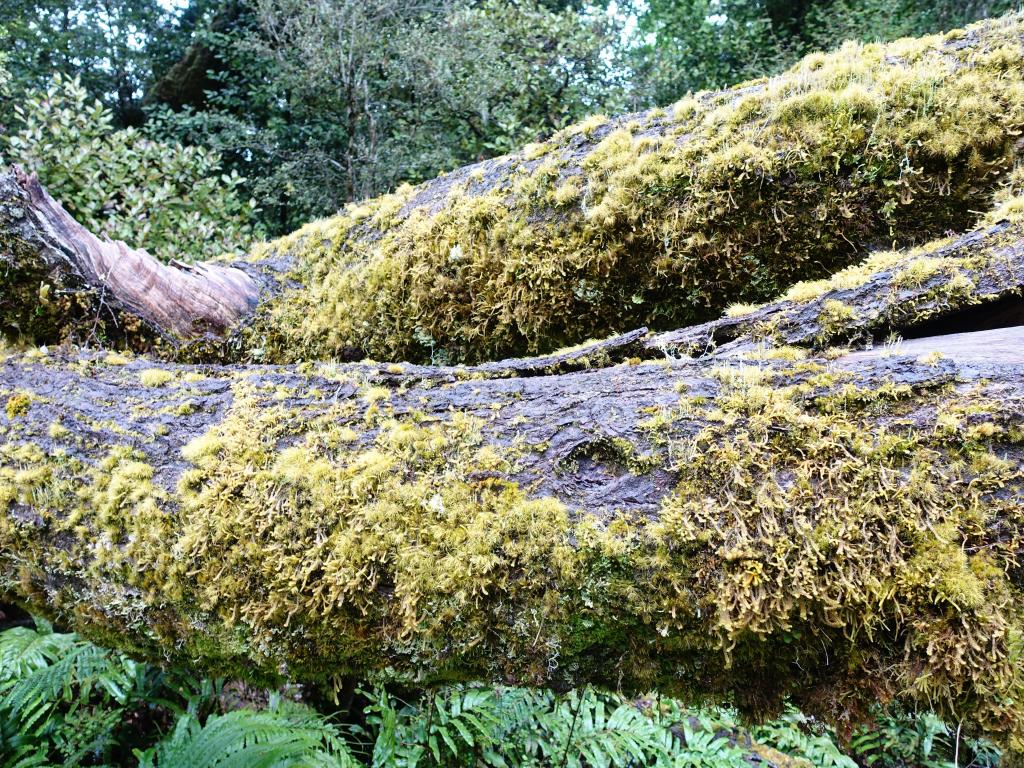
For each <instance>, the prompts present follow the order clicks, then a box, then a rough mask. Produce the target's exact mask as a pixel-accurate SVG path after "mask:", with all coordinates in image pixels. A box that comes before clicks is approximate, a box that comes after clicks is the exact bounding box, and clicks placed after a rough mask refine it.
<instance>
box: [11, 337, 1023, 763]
mask: <svg viewBox="0 0 1024 768" xmlns="http://www.w3.org/2000/svg"><path fill="white" fill-rule="evenodd" d="M1022 342H1024V331H1022V329H1020V328H1014V329H1002V330H997V331H989V332H978V333H974V334H969V335H968V337H967V338H966V339H963V338H957V337H939V338H932V339H928V340H924V339H921V340H915V341H913V342H907V343H906V346H905V347H903V348H902V349H897V350H896V351H895V354H893V353H892V352H890V353H889V355H888V356H887V355H886V354H883V353H882V352H881V351H879V350H875V351H874V352H870V353H860V354H852V355H849V356H845V357H839V358H838V359H834V360H830V359H827V358H824V357H810V358H806V359H802V360H795V361H794V360H786V359H756V357H755V358H747V359H737V358H735V357H729V356H728V354H727V353H726V354H712V355H709V356H707V357H705V358H702V359H697V360H691V359H682V358H681V359H674V358H663V359H662V360H649V361H639V360H638V359H637V358H627V359H622V355H630V354H632V353H633V352H635V351H636V349H637V347H636V345H637V343H638V342H637V339H636V338H635V337H626V338H624V339H619V340H616V341H612V342H608V343H606V344H605V345H604V346H603V347H600V348H598V349H596V350H593V351H592V352H593V353H592V354H591V353H590V351H588V350H586V349H584V350H577V351H576V352H573V353H569V354H568V355H566V356H564V357H560V358H551V359H548V360H547V361H544V362H543V363H540V364H537V365H534V364H531V363H529V362H527V361H514V362H512V363H509V364H507V365H492V366H487V367H483V368H447V369H446V368H428V367H416V366H408V365H377V364H361V365H348V366H339V365H334V364H306V365H299V366H295V367H280V366H276V367H263V366H250V367H244V368H239V367H232V366H227V367H218V366H198V367H195V366H182V365H171V364H166V363H154V362H152V361H150V360H146V359H142V358H140V359H131V360H128V359H127V358H122V357H119V356H116V355H112V354H110V353H102V352H88V351H81V352H73V351H70V350H66V349H61V350H49V351H48V352H47V353H45V354H43V353H40V352H38V351H37V352H32V353H26V354H14V355H11V356H10V357H8V358H7V359H6V360H5V361H4V362H3V363H2V367H0V402H4V401H5V402H6V407H5V409H4V411H3V413H2V414H0V457H2V461H0V590H2V591H3V592H4V593H6V594H7V595H8V597H9V598H10V599H13V600H15V601H17V602H18V603H20V604H23V605H26V606H28V607H30V608H31V609H32V610H34V611H39V612H42V613H44V614H47V615H50V616H53V617H55V618H57V619H59V620H60V621H61V622H62V623H64V624H65V625H68V626H71V627H73V628H75V629H76V630H79V631H81V632H83V633H84V634H86V635H87V636H89V637H93V638H96V639H98V640H100V641H101V642H103V643H107V644H110V645H113V646H116V647H121V648H128V649H131V650H133V651H134V652H136V653H137V654H139V655H142V656H145V657H147V658H150V659H154V660H158V661H160V660H173V661H175V662H178V663H187V664H190V665H198V666H200V667H202V668H206V669H209V670H211V671H217V672H219V673H230V674H237V675H240V676H243V677H247V678H250V679H252V678H256V679H277V678H280V677H288V678H291V679H298V680H304V681H317V680H320V681H325V680H330V679H332V678H333V677H335V676H340V675H345V674H354V675H366V674H370V673H384V674H386V675H388V676H391V677H398V678H402V679H405V680H410V681H417V682H419V683H424V684H427V683H432V682H438V681H444V680H451V679H486V680H492V681H506V682H519V683H529V684H547V685H554V686H559V687H564V686H571V685H580V684H583V683H594V684H599V685H603V686H609V687H613V688H620V689H625V690H645V689H651V688H655V687H657V688H660V689H662V690H665V691H672V692H676V693H681V694H684V695H688V696H701V697H713V698H716V699H719V700H729V701H733V702H735V703H737V704H739V705H740V706H742V707H744V708H746V709H748V710H753V711H756V712H765V711H769V710H770V709H771V708H772V707H775V706H777V705H778V704H779V703H780V701H781V700H782V698H783V697H786V696H789V697H791V698H792V699H793V700H794V701H795V702H796V703H797V704H798V705H800V706H802V707H806V708H808V709H810V710H812V711H817V712H820V713H823V714H825V715H827V716H828V717H829V718H830V720H831V721H832V722H836V723H838V724H840V725H842V724H843V723H845V722H849V721H850V720H851V719H855V718H856V717H858V716H859V715H860V714H862V713H863V708H864V707H865V706H866V705H867V704H869V703H871V702H873V701H875V700H883V701H884V700H888V699H890V698H899V699H902V700H904V701H907V702H911V703H914V704H919V705H922V706H924V705H927V706H932V707H937V708H938V709H939V710H940V711H942V712H943V713H945V714H947V715H948V716H950V717H954V718H956V719H966V720H968V721H969V722H971V723H973V724H975V725H976V726H977V727H978V728H980V729H981V730H983V731H985V732H987V733H990V734H992V735H994V736H996V737H999V738H1003V739H1006V740H1009V741H1014V742H1015V743H1016V740H1017V739H1019V737H1020V734H1021V726H1022V724H1024V718H1022V715H1021V710H1020V708H1019V707H1020V702H1021V701H1022V697H1021V694H1022V693H1024V691H1022V690H1021V685H1022V680H1021V676H1020V673H1019V669H1018V668H1017V665H1016V662H1015V661H1014V660H1015V659H1016V657H1017V654H1018V653H1019V650H1020V649H1019V643H1020V637H1021V636H1022V634H1024V633H1022V630H1024V623H1022V616H1021V610H1020V608H1021V605H1022V601H1021V594H1020V590H1021V576H1020V571H1019V565H1018V562H1019V557H1020V550H1021V542H1022V533H1024V531H1022V518H1021V511H1022V510H1024V473H1022V456H1024V378H1022V377H1021V363H1022V362H1024V354H1022V352H1021V350H1022V349H1024V343H1022ZM940 353H944V354H945V357H940ZM762 357H763V356H762ZM768 357H771V355H768ZM586 365H590V366H591V367H589V368H585V367H584V368H583V369H582V370H576V371H574V372H555V373H551V372H550V371H565V370H569V369H572V368H578V367H581V366H586Z"/></svg>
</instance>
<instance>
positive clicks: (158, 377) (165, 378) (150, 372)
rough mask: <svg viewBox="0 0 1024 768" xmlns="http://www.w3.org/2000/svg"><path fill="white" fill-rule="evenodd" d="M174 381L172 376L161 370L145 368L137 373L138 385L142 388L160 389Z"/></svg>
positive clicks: (168, 372)
mask: <svg viewBox="0 0 1024 768" xmlns="http://www.w3.org/2000/svg"><path fill="white" fill-rule="evenodd" d="M173 380H174V374H173V373H172V372H171V371H168V370H165V369H163V368H147V369H146V370H144V371H140V372H139V383H140V384H142V386H144V387H162V386H163V385H164V384H166V383H168V382H169V381H173Z"/></svg>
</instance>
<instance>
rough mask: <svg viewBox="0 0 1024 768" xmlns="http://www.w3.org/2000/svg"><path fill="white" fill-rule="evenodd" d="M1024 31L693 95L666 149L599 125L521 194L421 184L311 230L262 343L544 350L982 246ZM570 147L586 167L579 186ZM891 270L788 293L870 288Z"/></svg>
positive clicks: (390, 355) (549, 160)
mask: <svg viewBox="0 0 1024 768" xmlns="http://www.w3.org/2000/svg"><path fill="white" fill-rule="evenodd" d="M1022 19H1024V17H1022V16H1020V15H1010V16H1007V17H1005V18H1004V19H1000V20H995V21H991V22H986V23H984V24H981V25H979V26H976V27H974V28H972V29H971V30H970V35H971V36H972V37H973V38H974V42H973V43H972V45H970V46H967V47H954V46H951V45H949V44H948V42H947V40H946V39H945V38H943V37H942V36H933V37H927V38H922V39H920V40H910V41H899V42H896V43H892V44H889V45H863V46H858V45H847V46H844V47H843V48H841V49H840V50H838V51H835V52H833V53H830V54H824V55H816V56H813V57H809V58H808V59H806V60H805V61H803V62H801V63H800V64H798V65H797V66H795V67H794V68H793V69H791V70H790V71H789V72H787V73H784V74H782V75H780V76H778V77H775V78H771V79H767V80H765V81H762V82H759V83H756V84H752V85H748V86H746V88H745V89H744V91H743V93H742V95H737V93H735V92H731V91H726V92H723V93H703V94H697V95H695V96H693V97H690V98H688V99H686V100H684V101H683V102H681V103H680V104H679V105H677V107H676V109H675V120H676V121H677V122H676V124H675V126H674V127H673V129H672V130H676V131H678V135H667V134H658V135H648V134H649V133H650V131H648V130H647V129H648V128H650V127H651V125H652V121H657V120H661V119H662V118H660V117H656V116H646V117H641V118H639V119H638V120H636V121H634V123H635V124H622V123H621V122H619V123H616V122H615V121H607V123H608V125H607V128H604V127H602V126H604V124H605V121H604V119H592V120H589V121H587V122H585V123H582V124H581V125H579V126H577V128H576V129H574V130H570V131H567V132H565V133H563V134H562V135H559V136H557V137H555V138H553V139H552V140H551V141H550V142H547V143H543V144H541V145H537V146H536V147H533V148H531V150H530V153H529V155H530V157H540V156H541V154H543V155H544V161H543V162H542V163H540V164H537V162H536V161H535V160H529V159H528V158H527V157H526V156H524V155H517V156H512V157H511V158H509V159H508V161H507V162H506V163H504V165H502V168H503V169H504V170H501V171H500V173H502V174H504V176H503V178H504V179H505V180H506V181H507V182H508V183H507V184H501V183H491V182H493V180H491V182H489V183H488V184H487V185H485V187H484V190H485V191H472V192H470V191H469V188H468V187H466V186H465V185H462V184H457V185H454V186H452V187H451V188H450V189H448V193H447V195H446V196H444V202H439V201H437V200H432V199H430V200H429V202H428V199H429V198H430V196H429V195H428V194H427V193H425V192H424V194H423V197H418V195H419V194H420V191H421V190H417V189H413V188H409V189H406V190H403V191H401V193H398V194H396V195H393V196H389V197H387V198H382V199H378V200H374V201H370V202H369V203H366V204H363V206H361V207H362V208H365V209H366V210H360V211H359V212H358V215H356V212H354V211H355V209H354V208H353V209H351V210H348V211H346V212H344V213H343V214H342V215H340V216H338V217H336V218H335V219H331V220H327V221H323V222H318V223H315V224H313V225H310V226H308V227H306V228H304V229H303V230H302V231H300V232H299V233H297V234H296V235H294V236H291V237H289V238H286V239H284V240H282V241H279V242H278V243H276V244H273V245H272V246H270V248H269V249H268V250H267V251H265V252H271V253H275V252H287V253H288V254H291V255H292V256H293V257H294V258H295V266H294V270H293V272H292V274H291V275H290V277H294V278H296V280H297V282H298V283H300V284H301V285H302V288H300V289H295V290H292V289H286V290H285V291H284V293H283V294H282V295H281V296H280V297H278V298H277V299H276V300H275V301H273V302H271V304H270V305H269V306H268V307H267V308H266V309H265V310H264V311H265V314H263V315H262V316H261V318H260V319H259V320H258V322H257V323H256V324H255V326H254V329H253V331H252V334H253V336H252V338H253V345H254V346H255V347H258V348H259V349H260V350H261V351H262V353H263V355H264V357H266V358H269V359H272V360H294V359H310V358H321V359H323V358H331V357H336V356H340V355H345V354H350V355H351V354H355V355H357V356H364V355H366V356H370V357H373V358H376V359H399V358H405V359H415V360H432V361H434V362H455V361H460V360H466V361H471V360H478V359H487V358H495V357H498V356H503V355H512V354H524V353H535V352H542V351H546V350H550V349H553V348H555V347H558V346H564V345H566V344H572V343H576V342H578V341H580V340H581V339H584V338H588V337H592V336H605V335H608V334H609V333H610V332H613V331H619V330H625V329H627V328H629V327H637V326H639V325H648V326H649V327H654V328H676V327H681V326H684V325H687V324H689V323H692V322H695V321H699V320H704V319H709V318H710V317H713V316H714V315H715V314H717V313H718V312H720V311H722V310H723V309H724V308H725V307H726V306H729V305H730V304H733V303H735V302H751V301H763V300H766V299H769V298H771V297H773V296H775V295H777V294H778V293H781V292H782V291H784V290H785V289H786V288H787V287H788V286H791V285H792V284H794V283H796V282H798V281H800V280H805V279H808V278H810V279H818V278H821V279H823V278H824V276H825V275H828V274H831V273H834V272H836V271H837V269H838V268H840V267H843V266H846V265H849V264H850V263H851V262H853V261H855V260H857V259H859V258H861V254H862V253H863V252H864V251H865V250H866V249H867V248H868V247H870V246H873V245H874V244H875V243H877V242H895V243H896V244H897V245H912V244H915V243H919V242H923V241H925V240H928V239H930V238H933V237H936V236H938V235H940V234H942V233H944V232H946V231H947V230H950V229H954V230H956V229H965V228H967V227H968V226H970V225H971V224H972V223H973V214H972V213H971V211H979V210H985V208H986V207H988V206H989V205H991V200H992V195H993V193H994V192H995V190H996V189H997V188H999V187H1000V185H1003V186H1004V187H1006V188H1007V189H1010V188H1013V187H1014V184H1013V183H1010V182H1006V183H1004V181H1003V180H1004V179H1006V178H1007V175H1008V172H1009V171H1010V169H1011V168H1013V167H1014V165H1015V162H1016V153H1017V152H1018V150H1019V146H1020V144H1019V142H1018V141H1017V136H1018V133H1019V131H1020V130H1021V128H1022V127H1024V66H1022V65H1024V50H1022V48H1021V45H1020V35H1021V27H1022V24H1024V21H1022ZM659 125H661V124H659ZM599 128H600V130H598V129H599ZM658 130H659V131H660V130H662V129H661V128H659V129H658ZM570 136H571V137H572V140H571V142H570V143H571V144H572V147H571V149H570V148H569V144H566V142H567V141H569V138H567V137H570ZM581 142H582V143H581ZM570 151H571V152H573V153H577V154H578V153H585V156H584V157H583V159H582V160H581V161H580V162H578V163H577V164H576V165H575V166H574V175H572V176H570V177H566V176H565V175H564V174H563V173H562V171H561V170H560V167H559V166H560V163H561V162H564V161H565V159H566V157H567V156H566V155H565V154H564V153H568V152H570ZM576 171H578V172H576ZM494 172H495V173H497V172H498V171H494ZM881 258H883V257H882V256H879V257H875V259H874V262H873V263H872V264H869V265H864V266H863V267H862V268H860V269H857V270H853V271H850V272H847V273H842V274H841V275H840V276H837V277H836V278H833V279H831V280H827V281H824V280H823V282H820V283H814V284H811V285H810V286H808V285H804V286H803V287H802V288H801V289H799V290H796V291H795V292H794V293H791V294H790V295H789V296H788V298H791V299H793V300H794V301H803V300H807V299H808V298H812V297H814V296H817V295H820V293H822V292H823V291H824V290H827V289H829V288H835V287H842V286H854V285H858V284H860V282H862V281H863V280H864V279H865V277H866V276H867V275H869V274H870V273H871V271H872V270H875V269H877V267H878V266H879V260H880V259H881ZM928 266H933V267H938V266H941V265H934V264H932V265H929V264H928V262H920V263H917V264H914V265H911V269H910V271H907V272H906V273H905V275H904V276H903V279H905V280H906V281H907V285H912V284H913V283H914V281H915V280H921V279H924V278H925V277H926V275H925V274H924V272H923V271H922V269H923V268H925V267H928ZM257 342H258V343H257Z"/></svg>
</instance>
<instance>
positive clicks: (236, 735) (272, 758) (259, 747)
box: [136, 699, 358, 768]
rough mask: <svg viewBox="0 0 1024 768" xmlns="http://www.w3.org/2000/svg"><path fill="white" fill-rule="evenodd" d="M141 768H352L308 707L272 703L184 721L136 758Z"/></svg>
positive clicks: (335, 733) (329, 728)
mask: <svg viewBox="0 0 1024 768" xmlns="http://www.w3.org/2000/svg"><path fill="white" fill-rule="evenodd" d="M136 754H137V756H138V757H139V766H140V768H283V767H284V766H331V768H349V766H351V767H352V768H356V767H357V766H358V763H357V762H356V760H355V758H354V757H353V756H352V754H351V752H350V751H349V748H348V745H347V744H346V742H345V740H344V738H343V737H342V735H341V733H340V731H339V730H338V729H337V728H336V727H335V726H333V725H331V724H330V723H328V722H327V721H326V720H325V719H324V717H323V716H322V715H320V714H318V713H317V712H315V711H313V710H311V709H309V708H308V707H305V706H302V705H298V704H293V703H287V702H283V701H280V700H277V699H275V700H273V701H272V702H271V706H270V708H269V709H267V710H265V711H254V710H247V709H240V710H236V711H234V712H228V713H227V714H224V715H212V716H210V717H209V718H208V719H207V720H206V723H205V724H201V723H200V722H199V720H198V718H196V717H195V716H193V715H190V714H185V715H182V716H181V717H180V718H179V719H178V722H177V724H176V725H175V728H174V731H173V732H172V733H171V735H170V736H169V737H168V738H167V739H165V740H164V741H162V742H161V743H159V744H158V745H157V746H156V747H154V748H152V749H149V750H147V751H145V752H137V753H136Z"/></svg>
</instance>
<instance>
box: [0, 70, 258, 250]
mask: <svg viewBox="0 0 1024 768" xmlns="http://www.w3.org/2000/svg"><path fill="white" fill-rule="evenodd" d="M0 79H2V77H0ZM14 112H15V123H16V125H15V129H14V130H12V131H11V134H10V135H9V136H7V137H6V138H5V137H2V136H0V150H3V151H4V152H5V154H6V157H7V161H8V162H15V163H19V164H21V165H23V166H24V167H25V168H26V169H28V170H30V171H34V172H35V173H36V174H38V175H39V178H40V180H41V181H42V182H43V184H45V185H46V187H47V188H48V189H49V191H50V193H51V194H52V195H53V196H54V197H55V198H56V199H57V200H60V201H61V203H62V204H63V205H64V207H65V208H67V210H68V212H69V213H70V214H71V215H72V216H74V217H75V218H76V219H77V220H78V221H79V222H80V223H82V224H83V225H85V226H86V227H87V228H88V229H90V230H92V231H93V232H96V233H102V234H104V235H106V236H107V237H109V238H111V239H119V240H124V241H126V242H128V243H130V244H132V245H133V246H138V247H144V248H146V249H148V250H149V252H150V253H152V254H153V255H154V256H156V257H157V258H160V259H162V260H164V261H167V260H170V259H183V260H190V259H202V258H208V257H211V256H216V255H218V254H220V253H224V252H229V251H241V250H242V249H243V248H244V247H245V246H246V245H247V244H248V243H250V242H251V241H252V240H253V238H254V237H256V236H257V235H258V233H257V232H256V231H255V230H254V227H253V224H252V221H253V214H254V213H255V207H254V205H255V204H254V203H252V202H251V201H250V202H248V203H247V202H244V201H243V200H241V199H240V197H239V195H238V188H239V187H240V186H241V185H242V183H243V181H244V180H243V179H242V178H241V177H239V176H238V175H237V174H235V173H232V174H222V173H221V159H220V156H219V155H218V154H217V153H215V152H211V151H209V150H207V149H202V148H197V147H184V146H182V145H180V144H170V143H163V142H156V141H152V140H150V139H148V138H146V137H145V136H144V135H143V134H142V133H140V132H139V131H137V130H135V129H134V128H126V129H123V130H117V131H115V130H114V129H113V127H112V122H113V117H112V115H111V113H110V111H109V110H107V109H106V108H104V107H103V105H102V104H100V102H98V101H96V102H93V103H92V104H89V103H88V98H87V95H86V91H85V89H84V88H83V87H82V86H81V84H80V83H79V82H78V80H77V79H76V80H70V79H67V78H63V77H61V76H60V75H56V76H55V77H54V79H53V82H52V83H51V84H50V86H49V88H47V89H46V90H45V91H38V92H32V93H29V94H26V95H25V96H24V98H22V99H20V100H19V103H18V104H16V105H15V109H14Z"/></svg>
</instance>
